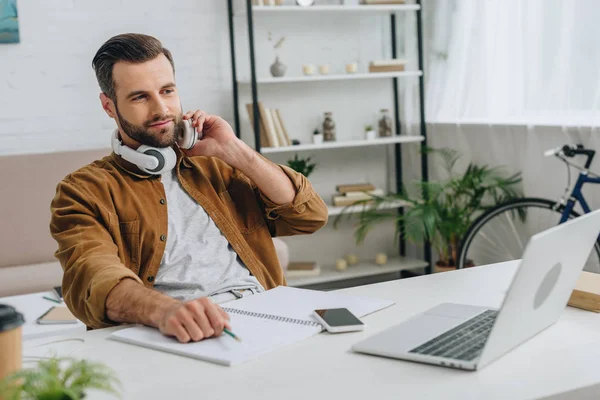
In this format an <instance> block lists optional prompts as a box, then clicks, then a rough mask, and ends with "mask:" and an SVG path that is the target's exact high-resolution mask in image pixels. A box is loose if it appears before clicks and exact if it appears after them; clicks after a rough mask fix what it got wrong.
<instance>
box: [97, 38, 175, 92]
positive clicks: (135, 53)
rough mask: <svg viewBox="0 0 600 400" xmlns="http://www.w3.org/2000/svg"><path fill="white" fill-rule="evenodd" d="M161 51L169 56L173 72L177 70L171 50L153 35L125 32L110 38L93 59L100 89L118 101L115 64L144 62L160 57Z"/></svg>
mask: <svg viewBox="0 0 600 400" xmlns="http://www.w3.org/2000/svg"><path fill="white" fill-rule="evenodd" d="M161 53H162V54H164V55H165V57H167V59H168V60H169V62H170V63H171V66H172V67H173V72H175V64H174V63H173V57H172V56H171V52H170V51H169V50H167V49H165V48H164V47H163V45H162V43H161V42H160V40H158V39H156V38H154V37H152V36H148V35H142V34H140V33H124V34H122V35H117V36H114V37H112V38H110V39H108V40H107V41H106V42H105V43H104V44H103V45H102V46H101V47H100V49H99V50H98V52H97V53H96V55H95V56H94V59H93V60H92V68H94V71H96V78H97V79H98V84H99V85H100V89H101V90H102V92H103V93H104V94H105V95H107V96H108V97H109V98H110V99H111V100H112V101H114V102H116V101H117V96H116V92H115V82H114V81H113V66H114V65H115V64H116V63H117V62H118V61H126V62H131V63H143V62H146V61H150V60H152V59H154V58H156V57H158V56H159V55H160V54H161Z"/></svg>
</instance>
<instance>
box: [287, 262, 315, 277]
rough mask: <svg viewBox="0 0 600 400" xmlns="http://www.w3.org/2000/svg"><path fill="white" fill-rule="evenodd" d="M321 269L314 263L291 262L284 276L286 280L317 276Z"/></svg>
mask: <svg viewBox="0 0 600 400" xmlns="http://www.w3.org/2000/svg"><path fill="white" fill-rule="evenodd" d="M320 274H321V267H320V266H319V265H318V264H317V263H316V262H314V261H292V262H290V263H289V264H288V267H287V271H286V272H285V276H286V277H287V278H300V277H307V276H319V275H320Z"/></svg>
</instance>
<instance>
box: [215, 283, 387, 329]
mask: <svg viewBox="0 0 600 400" xmlns="http://www.w3.org/2000/svg"><path fill="white" fill-rule="evenodd" d="M393 304H394V302H393V301H389V300H382V299H375V298H368V297H358V296H350V295H346V294H341V293H335V292H323V291H319V290H308V289H299V288H293V287H289V286H278V287H276V288H275V289H271V290H268V291H266V292H263V293H259V294H255V295H252V296H248V297H244V298H243V299H239V300H234V301H230V302H227V303H225V304H223V305H222V306H223V307H228V308H236V309H239V310H246V311H254V312H260V313H265V314H273V315H279V316H282V317H288V318H296V319H301V320H308V321H314V319H313V317H312V312H313V310H316V309H320V308H347V309H349V310H350V311H351V312H352V313H353V314H354V315H356V316H357V317H364V316H365V315H368V314H371V313H373V312H375V311H379V310H381V309H384V308H387V307H390V306H392V305H393Z"/></svg>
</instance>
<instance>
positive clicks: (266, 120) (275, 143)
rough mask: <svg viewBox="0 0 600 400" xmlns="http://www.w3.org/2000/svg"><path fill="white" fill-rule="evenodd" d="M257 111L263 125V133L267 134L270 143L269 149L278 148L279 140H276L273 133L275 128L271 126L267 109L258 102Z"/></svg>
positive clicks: (271, 122) (271, 120)
mask: <svg viewBox="0 0 600 400" xmlns="http://www.w3.org/2000/svg"><path fill="white" fill-rule="evenodd" d="M258 110H259V111H260V118H261V119H262V120H263V122H264V124H265V131H266V133H267V137H268V140H269V143H271V147H279V146H280V144H279V140H278V139H277V133H276V132H275V126H274V125H273V118H271V113H270V112H268V110H267V108H266V107H265V106H264V105H263V103H262V102H260V101H259V102H258Z"/></svg>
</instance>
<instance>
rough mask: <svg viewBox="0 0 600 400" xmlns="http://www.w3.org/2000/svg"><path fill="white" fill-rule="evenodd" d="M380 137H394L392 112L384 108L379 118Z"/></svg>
mask: <svg viewBox="0 0 600 400" xmlns="http://www.w3.org/2000/svg"><path fill="white" fill-rule="evenodd" d="M379 136H380V137H390V136H392V119H391V118H390V110H388V109H387V108H383V109H382V110H381V115H380V118H379Z"/></svg>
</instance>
